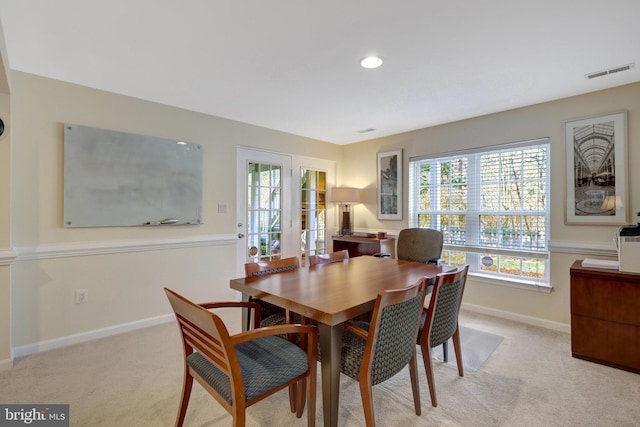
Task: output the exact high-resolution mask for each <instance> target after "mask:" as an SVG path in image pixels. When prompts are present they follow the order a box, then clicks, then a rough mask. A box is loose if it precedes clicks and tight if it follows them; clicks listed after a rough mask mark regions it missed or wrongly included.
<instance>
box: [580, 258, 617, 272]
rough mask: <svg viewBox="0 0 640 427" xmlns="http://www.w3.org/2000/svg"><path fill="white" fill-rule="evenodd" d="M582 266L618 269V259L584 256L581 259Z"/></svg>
mask: <svg viewBox="0 0 640 427" xmlns="http://www.w3.org/2000/svg"><path fill="white" fill-rule="evenodd" d="M582 266H583V267H593V268H606V269H609V270H618V261H607V260H604V259H593V258H585V259H583V260H582Z"/></svg>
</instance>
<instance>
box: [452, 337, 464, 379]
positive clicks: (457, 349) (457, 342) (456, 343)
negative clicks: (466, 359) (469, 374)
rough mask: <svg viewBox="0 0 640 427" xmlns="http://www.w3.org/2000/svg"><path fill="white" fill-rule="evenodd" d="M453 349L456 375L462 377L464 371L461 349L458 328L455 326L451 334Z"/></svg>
mask: <svg viewBox="0 0 640 427" xmlns="http://www.w3.org/2000/svg"><path fill="white" fill-rule="evenodd" d="M453 349H454V351H455V352H456V362H457V363H458V375H460V376H461V377H464V369H463V367H462V349H461V348H460V328H458V327H457V326H456V331H455V332H454V333H453Z"/></svg>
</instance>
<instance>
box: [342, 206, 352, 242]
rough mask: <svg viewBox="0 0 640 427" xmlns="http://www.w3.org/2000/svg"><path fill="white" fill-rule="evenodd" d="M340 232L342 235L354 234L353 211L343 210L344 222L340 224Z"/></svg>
mask: <svg viewBox="0 0 640 427" xmlns="http://www.w3.org/2000/svg"><path fill="white" fill-rule="evenodd" d="M340 234H341V235H342V236H351V235H352V234H353V231H352V228H351V212H349V211H343V212H342V223H341V224H340Z"/></svg>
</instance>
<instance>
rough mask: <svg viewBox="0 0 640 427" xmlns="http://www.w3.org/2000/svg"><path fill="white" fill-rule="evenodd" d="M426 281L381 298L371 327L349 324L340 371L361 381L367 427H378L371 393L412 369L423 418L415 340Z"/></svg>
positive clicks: (416, 400)
mask: <svg viewBox="0 0 640 427" xmlns="http://www.w3.org/2000/svg"><path fill="white" fill-rule="evenodd" d="M426 287H427V280H426V279H424V278H423V279H420V280H419V281H418V282H417V283H415V284H413V285H411V286H407V287H406V288H404V289H394V290H389V291H383V292H381V293H379V294H378V297H377V298H376V304H375V306H374V309H373V317H372V320H371V323H366V322H347V323H346V324H345V329H344V333H343V340H342V363H341V366H340V371H341V372H342V373H343V374H345V375H348V376H349V377H351V378H353V379H356V380H358V382H359V383H360V393H361V394H362V406H363V408H364V416H365V421H366V425H367V426H373V425H375V417H374V413H373V396H372V392H371V389H372V387H373V386H374V385H376V384H380V383H381V382H384V381H386V380H388V379H389V378H391V377H393V376H395V375H396V374H397V373H398V372H400V371H401V370H402V369H404V367H405V366H407V365H409V374H410V376H411V388H412V390H413V405H414V407H415V411H416V415H420V412H421V410H420V391H419V390H418V376H417V375H418V369H417V362H416V345H415V341H416V337H417V334H418V325H419V322H420V315H421V312H422V306H423V305H424V298H425V295H426Z"/></svg>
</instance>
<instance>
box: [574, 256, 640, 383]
mask: <svg viewBox="0 0 640 427" xmlns="http://www.w3.org/2000/svg"><path fill="white" fill-rule="evenodd" d="M570 273H571V355H572V356H573V357H576V358H579V359H584V360H588V361H590V362H595V363H600V364H602V365H607V366H612V367H614V368H618V369H624V370H625V371H630V372H635V373H636V374H640V351H638V347H639V346H640V274H639V273H627V272H622V271H615V270H608V269H601V268H590V267H583V266H582V262H581V261H580V260H578V261H576V262H574V263H573V265H572V266H571V270H570Z"/></svg>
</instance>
